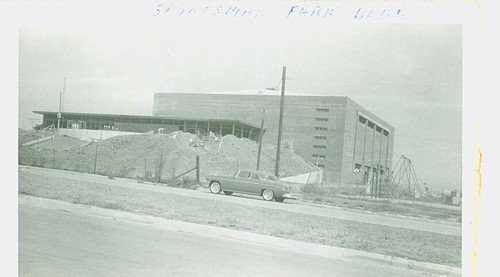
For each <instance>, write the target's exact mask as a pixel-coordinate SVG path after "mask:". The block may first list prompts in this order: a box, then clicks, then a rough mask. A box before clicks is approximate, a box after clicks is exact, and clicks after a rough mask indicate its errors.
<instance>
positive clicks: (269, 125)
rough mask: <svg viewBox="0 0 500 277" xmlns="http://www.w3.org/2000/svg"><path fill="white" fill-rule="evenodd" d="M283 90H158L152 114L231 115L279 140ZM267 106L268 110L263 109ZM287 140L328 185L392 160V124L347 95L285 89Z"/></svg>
mask: <svg viewBox="0 0 500 277" xmlns="http://www.w3.org/2000/svg"><path fill="white" fill-rule="evenodd" d="M279 108H280V92H279V91H272V90H257V91H240V92H228V93H156V94H155V98H154V104H153V116H158V117H181V118H182V117H183V118H189V117H191V118H192V117H195V118H212V119H221V120H222V119H225V120H227V119H232V120H241V121H245V122H248V123H250V124H252V125H255V126H259V125H260V123H261V120H262V118H264V120H265V125H264V126H265V129H266V132H265V133H264V135H263V141H264V143H271V144H276V141H277V136H278V123H279ZM264 110H265V112H264ZM283 119H284V120H283V133H282V139H283V144H285V143H286V144H287V145H289V146H291V147H292V148H293V150H294V152H295V153H297V154H299V155H301V156H302V157H304V158H305V159H306V160H308V161H309V162H311V163H313V164H315V165H317V166H318V167H320V168H322V169H323V171H324V173H323V178H324V180H325V183H327V184H353V183H358V184H359V183H366V182H367V180H368V179H369V178H371V177H372V176H374V175H380V174H386V173H388V172H389V169H390V168H391V166H392V164H391V161H392V154H393V145H394V128H393V127H392V126H390V125H389V124H388V123H387V122H385V121H384V120H382V119H380V118H378V117H377V116H376V115H374V114H373V113H371V112H369V111H368V110H366V109H365V108H363V107H362V106H360V105H358V104H357V103H355V102H354V101H353V100H351V99H350V98H348V97H340V96H313V95H298V94H293V95H292V94H289V93H286V96H285V109H284V117H283Z"/></svg>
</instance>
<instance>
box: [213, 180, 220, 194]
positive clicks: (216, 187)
mask: <svg viewBox="0 0 500 277" xmlns="http://www.w3.org/2000/svg"><path fill="white" fill-rule="evenodd" d="M221 190H222V189H221V187H220V184H219V182H212V183H210V191H211V192H212V193H215V194H217V193H220V191H221Z"/></svg>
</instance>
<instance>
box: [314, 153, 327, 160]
mask: <svg viewBox="0 0 500 277" xmlns="http://www.w3.org/2000/svg"><path fill="white" fill-rule="evenodd" d="M312 157H313V158H314V159H325V155H321V154H312Z"/></svg>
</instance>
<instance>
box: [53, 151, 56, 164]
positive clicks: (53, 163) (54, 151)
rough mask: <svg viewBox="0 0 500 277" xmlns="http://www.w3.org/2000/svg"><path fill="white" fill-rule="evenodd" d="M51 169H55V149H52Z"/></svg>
mask: <svg viewBox="0 0 500 277" xmlns="http://www.w3.org/2000/svg"><path fill="white" fill-rule="evenodd" d="M52 168H56V149H52Z"/></svg>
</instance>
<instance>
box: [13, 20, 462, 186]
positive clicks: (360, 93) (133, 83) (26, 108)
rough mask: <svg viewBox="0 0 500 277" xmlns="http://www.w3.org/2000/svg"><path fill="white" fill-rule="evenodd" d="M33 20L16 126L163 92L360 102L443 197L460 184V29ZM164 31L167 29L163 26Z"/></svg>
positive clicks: (146, 108)
mask: <svg viewBox="0 0 500 277" xmlns="http://www.w3.org/2000/svg"><path fill="white" fill-rule="evenodd" d="M161 20H162V21H159V19H157V18H151V19H150V20H140V21H139V20H131V19H127V20H122V19H116V20H108V21H106V22H103V21H98V20H96V21H92V20H85V21H81V20H67V19H65V20H57V19H54V20H51V21H49V20H47V19H46V18H45V19H43V20H30V21H24V22H22V23H21V24H20V30H19V125H20V127H25V128H27V127H29V126H30V125H31V123H30V121H29V119H30V118H36V117H37V116H36V115H35V114H33V113H32V111H33V110H48V111H57V109H58V101H59V93H60V92H61V91H62V88H63V80H64V77H66V78H67V82H66V97H65V103H64V107H65V108H64V110H65V111H72V112H95V113H120V114H142V115H151V113H152V108H153V94H154V93H155V92H213V91H227V90H246V89H259V88H268V87H275V86H277V85H278V83H279V81H280V78H281V68H282V66H284V65H285V66H286V67H287V82H286V89H287V91H291V92H296V93H311V94H320V95H340V96H348V97H351V98H352V99H353V100H354V101H356V102H358V103H359V104H360V105H362V106H364V107H366V108H367V109H368V110H370V111H371V112H373V113H375V114H376V115H378V116H380V117H381V118H382V119H384V120H385V121H387V122H388V123H389V124H391V125H392V126H394V128H395V130H396V131H395V144H394V157H393V158H394V161H393V164H395V163H396V161H397V160H398V159H399V157H400V156H401V155H405V156H407V157H409V158H410V159H412V161H413V164H414V167H415V170H416V173H417V174H418V175H419V177H420V178H421V179H423V180H424V181H425V182H426V183H428V184H430V185H431V186H433V187H434V188H435V190H441V189H443V188H444V189H446V190H450V189H455V188H460V186H461V124H462V122H461V115H462V106H461V105H462V79H461V78H462V77H461V76H462V70H461V68H462V28H461V26H460V25H435V24H433V25H422V24H420V25H411V24H371V23H367V24H341V23H338V22H337V23H336V22H330V23H325V22H318V21H314V20H311V21H305V20H295V21H294V20H276V21H272V24H270V22H269V21H266V20H264V19H262V20H260V19H252V20H243V21H242V20H240V21H238V20H234V19H231V20H230V19H218V20H209V21H207V20H200V21H193V20H191V21H189V20H186V18H181V17H170V18H168V19H165V18H164V19H161ZM160 23H161V24H160Z"/></svg>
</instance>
